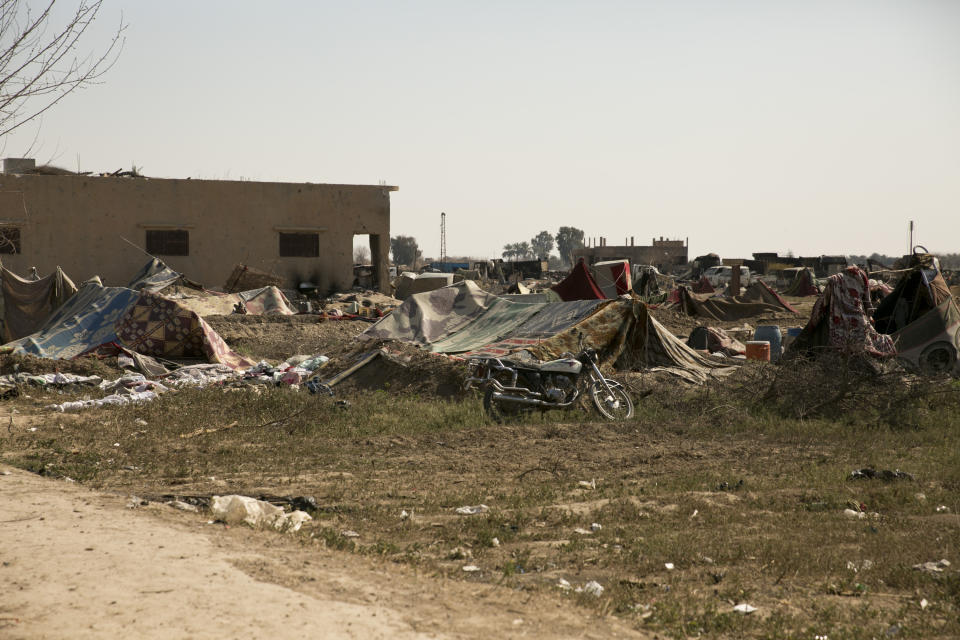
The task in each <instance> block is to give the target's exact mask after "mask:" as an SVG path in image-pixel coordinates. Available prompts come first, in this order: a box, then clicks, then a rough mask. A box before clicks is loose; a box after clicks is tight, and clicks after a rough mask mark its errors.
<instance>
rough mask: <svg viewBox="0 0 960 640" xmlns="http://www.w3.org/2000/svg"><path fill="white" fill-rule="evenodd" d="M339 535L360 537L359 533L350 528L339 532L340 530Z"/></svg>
mask: <svg viewBox="0 0 960 640" xmlns="http://www.w3.org/2000/svg"><path fill="white" fill-rule="evenodd" d="M340 535H342V536H343V537H344V538H359V537H360V534H359V533H357V532H356V531H353V530H352V529H347V530H345V531H341V532H340Z"/></svg>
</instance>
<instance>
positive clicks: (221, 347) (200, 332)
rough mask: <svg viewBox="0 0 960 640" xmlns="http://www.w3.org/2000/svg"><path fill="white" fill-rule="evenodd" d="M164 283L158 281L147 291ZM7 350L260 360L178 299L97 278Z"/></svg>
mask: <svg viewBox="0 0 960 640" xmlns="http://www.w3.org/2000/svg"><path fill="white" fill-rule="evenodd" d="M161 264H162V263H161ZM157 273H159V272H157ZM152 275H156V273H154V274H152ZM150 277H151V276H150V275H148V276H147V280H149V279H150ZM143 281H144V280H143V279H141V280H139V282H143ZM132 282H133V283H135V282H138V280H136V279H135V280H134V281H132ZM158 284H159V282H158V281H156V280H155V281H154V282H153V284H147V285H146V286H145V287H144V289H146V288H150V287H152V286H156V285H158ZM168 284H169V283H168ZM4 348H5V349H6V350H9V351H12V352H13V353H21V354H29V355H34V356H38V357H41V358H52V359H59V360H62V359H70V358H75V357H77V356H79V355H83V354H85V353H93V352H103V351H109V350H114V351H116V350H128V351H131V352H136V353H140V354H143V355H148V356H155V357H161V358H168V359H174V358H176V359H179V358H205V359H207V360H209V361H211V362H219V363H222V364H226V365H228V366H230V367H233V368H241V367H249V366H252V365H253V364H254V363H253V362H252V361H250V360H247V359H245V358H243V357H241V356H239V355H237V354H236V353H234V352H233V351H231V350H230V348H229V347H228V346H227V345H226V343H225V342H224V341H223V340H222V339H221V338H220V336H219V335H217V333H216V332H215V331H214V330H213V329H212V328H210V326H209V325H208V324H207V323H206V322H204V320H203V319H202V318H201V317H200V316H199V315H197V314H196V313H195V312H193V311H190V310H189V309H186V308H184V307H183V306H182V305H180V304H179V303H178V302H177V301H175V300H171V299H168V298H164V297H162V296H160V295H157V294H154V293H150V292H149V291H146V290H141V291H137V290H134V289H130V288H127V287H104V286H102V285H100V284H99V283H97V282H94V281H88V282H86V283H84V285H83V286H81V287H80V290H79V291H77V293H76V294H75V295H74V296H73V297H71V298H70V299H69V300H68V301H67V302H66V303H65V304H64V305H63V306H62V307H60V308H59V309H58V310H57V311H56V312H54V314H53V315H52V316H51V317H50V318H49V319H48V320H47V321H46V323H44V325H43V326H42V327H41V328H40V329H39V330H38V331H37V332H35V333H33V334H31V335H29V336H25V337H23V338H21V339H19V340H16V341H14V342H11V343H9V344H7V345H5V347H4Z"/></svg>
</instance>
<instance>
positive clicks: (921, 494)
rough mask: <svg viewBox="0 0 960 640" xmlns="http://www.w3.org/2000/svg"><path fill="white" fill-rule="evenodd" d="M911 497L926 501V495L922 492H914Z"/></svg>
mask: <svg viewBox="0 0 960 640" xmlns="http://www.w3.org/2000/svg"><path fill="white" fill-rule="evenodd" d="M913 497H914V498H916V499H917V501H918V502H926V501H927V496H926V494H924V493H915V494H914V495H913Z"/></svg>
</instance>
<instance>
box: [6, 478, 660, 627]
mask: <svg viewBox="0 0 960 640" xmlns="http://www.w3.org/2000/svg"><path fill="white" fill-rule="evenodd" d="M0 472H2V473H3V475H0V487H2V490H0V558H2V562H3V564H2V567H0V575H2V576H4V583H5V585H6V588H5V590H4V591H5V596H4V598H3V602H2V603H0V635H2V636H3V637H5V638H39V637H43V638H103V637H136V638H170V637H191V638H226V637H230V638H264V637H272V638H294V637H321V636H322V637H338V638H491V637H503V638H512V637H558V638H559V637H583V638H608V637H618V638H626V637H631V638H643V637H649V636H647V635H646V634H643V633H641V632H637V631H633V630H630V629H628V628H627V627H626V625H624V624H623V623H621V622H619V621H616V620H610V619H594V618H591V617H588V616H584V615H583V614H582V612H577V611H571V610H570V608H569V607H566V606H562V605H561V603H559V602H557V601H555V600H554V599H552V598H549V597H545V596H542V595H537V594H534V595H527V596H525V597H524V598H523V599H518V598H517V597H516V595H515V593H514V592H513V591H512V590H511V589H508V588H505V587H497V586H493V585H483V584H474V583H466V582H458V581H448V580H426V579H423V577H422V576H420V575H419V574H418V572H417V571H416V570H413V569H409V568H405V567H402V566H399V565H396V564H393V563H389V562H386V561H382V560H381V561H378V560H368V559H365V558H360V557H356V556H350V555H345V554H340V553H336V552H331V551H329V550H326V549H324V548H322V547H320V546H318V545H317V544H310V542H311V540H310V539H309V538H306V539H299V538H296V537H293V538H289V537H288V538H281V537H280V536H279V535H278V534H276V533H270V532H258V531H252V530H250V529H248V528H246V527H234V528H230V527H225V526H224V525H219V524H217V525H210V524H208V523H207V518H206V517H205V516H199V515H196V514H187V513H183V512H179V511H174V510H173V509H171V508H169V507H167V506H164V505H160V504H151V505H147V506H142V507H139V508H137V509H130V508H125V505H126V504H128V503H129V502H130V500H129V499H128V498H124V497H119V496H111V495H106V494H99V493H94V492H91V491H88V490H85V489H82V488H79V487H77V486H76V485H74V484H69V483H65V482H55V481H51V480H47V479H44V478H40V477H38V476H35V475H32V474H29V473H26V472H24V471H19V470H9V469H8V468H7V467H0Z"/></svg>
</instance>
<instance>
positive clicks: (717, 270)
mask: <svg viewBox="0 0 960 640" xmlns="http://www.w3.org/2000/svg"><path fill="white" fill-rule="evenodd" d="M703 275H705V276H706V277H707V280H708V281H709V282H710V284H712V285H713V286H715V287H718V286H719V287H722V286H725V285H728V284H730V278H731V277H733V267H731V266H729V265H725V264H721V265H717V266H716V267H710V268H709V269H707V270H706V271H704V272H703ZM748 284H750V269H749V268H748V267H743V266H741V267H740V286H743V287H745V286H747V285H748Z"/></svg>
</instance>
